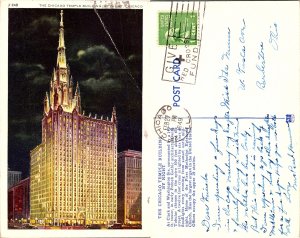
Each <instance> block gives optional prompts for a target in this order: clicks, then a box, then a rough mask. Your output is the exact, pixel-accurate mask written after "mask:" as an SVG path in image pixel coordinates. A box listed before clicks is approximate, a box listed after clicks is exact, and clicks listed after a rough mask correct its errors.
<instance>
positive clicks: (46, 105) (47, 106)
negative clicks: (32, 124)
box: [44, 92, 50, 114]
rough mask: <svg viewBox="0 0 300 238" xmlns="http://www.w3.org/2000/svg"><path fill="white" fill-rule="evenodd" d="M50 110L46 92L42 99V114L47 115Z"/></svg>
mask: <svg viewBox="0 0 300 238" xmlns="http://www.w3.org/2000/svg"><path fill="white" fill-rule="evenodd" d="M49 110H50V102H49V96H48V92H46V95H45V99H44V112H45V114H47V113H48V112H49Z"/></svg>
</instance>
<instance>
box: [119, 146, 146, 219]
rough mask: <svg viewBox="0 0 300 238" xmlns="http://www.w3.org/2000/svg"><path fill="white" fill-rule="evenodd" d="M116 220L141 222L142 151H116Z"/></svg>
mask: <svg viewBox="0 0 300 238" xmlns="http://www.w3.org/2000/svg"><path fill="white" fill-rule="evenodd" d="M118 222H120V223H124V224H141V223H142V152H140V151H135V150H126V151H123V152H120V153H118Z"/></svg>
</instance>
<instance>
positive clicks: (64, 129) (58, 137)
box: [30, 11, 117, 225]
mask: <svg viewBox="0 0 300 238" xmlns="http://www.w3.org/2000/svg"><path fill="white" fill-rule="evenodd" d="M30 157H31V161H30V167H31V171H30V177H31V180H30V181H31V182H30V204H31V206H30V218H31V221H32V222H43V223H48V224H56V225H58V224H62V223H69V224H74V223H79V224H91V223H99V224H101V223H113V222H115V221H116V220H117V118H116V109H115V107H113V110H112V116H111V118H110V120H102V119H97V118H96V117H95V118H91V117H88V116H85V115H84V113H82V109H81V97H80V90H79V84H78V83H77V85H76V90H75V93H73V80H72V76H71V75H70V69H69V66H68V65H67V61H66V53H65V41H64V23H63V12H62V11H61V20H60V29H59V44H58V55H57V63H56V67H55V68H54V70H53V74H52V79H51V81H50V93H49V94H48V93H46V96H45V100H44V117H43V119H42V142H41V144H40V145H38V146H37V147H36V148H34V149H33V150H32V151H31V153H30Z"/></svg>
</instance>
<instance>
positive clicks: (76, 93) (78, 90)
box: [75, 81, 80, 96]
mask: <svg viewBox="0 0 300 238" xmlns="http://www.w3.org/2000/svg"><path fill="white" fill-rule="evenodd" d="M77 95H79V96H80V88H79V83H78V81H77V84H76V91H75V96H77Z"/></svg>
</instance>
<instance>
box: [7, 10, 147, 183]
mask: <svg viewBox="0 0 300 238" xmlns="http://www.w3.org/2000/svg"><path fill="white" fill-rule="evenodd" d="M98 13H99V15H100V16H101V18H102V20H103V22H104V24H105V25H106V28H107V30H108V31H109V32H110V34H111V36H112V38H113V40H114V41H115V44H116V45H117V47H118V49H119V51H120V53H121V55H122V56H123V58H124V59H125V62H126V64H127V66H128V68H129V71H130V73H131V74H132V75H133V77H134V79H131V78H130V77H129V76H128V73H127V70H126V68H125V66H124V65H123V63H122V61H121V60H120V57H119V56H118V54H117V52H116V50H115V48H114V46H113V44H112V43H111V41H110V39H109V37H108V36H107V34H106V33H105V31H104V29H103V27H102V25H101V23H100V21H99V19H98V17H97V15H96V14H95V12H94V10H77V9H70V10H69V9H64V29H65V44H66V55H67V62H68V64H69V65H70V70H71V75H72V76H73V80H74V84H75V85H76V83H77V81H78V82H79V85H80V90H81V102H82V109H83V110H84V111H85V114H86V115H88V114H89V113H90V112H91V113H92V116H94V115H95V114H97V115H98V118H99V117H100V116H101V115H103V116H104V118H106V117H107V116H109V117H111V112H112V107H113V106H114V105H115V106H116V109H117V119H118V151H123V150H125V149H134V150H140V151H141V149H142V148H141V147H142V93H141V90H142V15H143V13H142V10H98ZM59 21H60V9H10V10H9V39H8V40H9V50H8V55H9V59H8V60H9V64H8V73H9V76H8V166H9V168H10V169H11V170H19V171H22V172H23V178H25V177H27V176H28V175H29V164H30V150H32V149H33V148H34V147H36V146H37V145H38V144H40V143H41V120H42V117H43V100H44V97H45V93H46V91H49V83H50V79H51V74H52V71H53V68H54V67H55V64H56V57H57V46H58V30H59Z"/></svg>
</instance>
